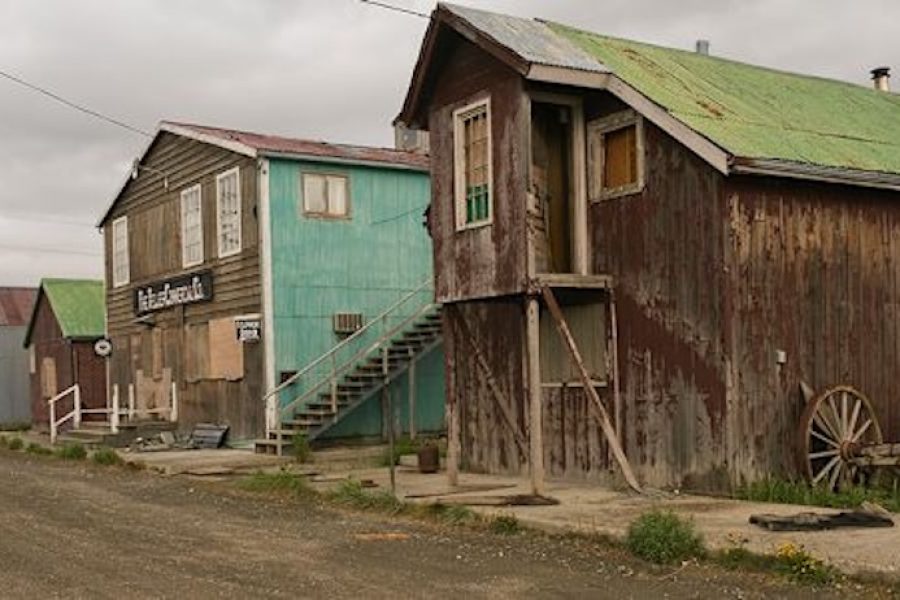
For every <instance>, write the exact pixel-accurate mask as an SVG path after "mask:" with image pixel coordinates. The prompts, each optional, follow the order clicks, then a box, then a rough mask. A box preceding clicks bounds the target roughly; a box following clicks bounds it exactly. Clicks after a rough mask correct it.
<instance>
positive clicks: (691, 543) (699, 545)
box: [625, 510, 706, 564]
mask: <svg viewBox="0 0 900 600" xmlns="http://www.w3.org/2000/svg"><path fill="white" fill-rule="evenodd" d="M625 546H626V547H627V548H628V550H629V551H631V553H632V554H634V555H635V556H639V557H640V558H643V559H644V560H647V561H650V562H653V563H657V564H671V563H674V562H679V561H683V560H687V559H690V558H699V557H702V556H704V555H705V554H706V550H705V548H704V545H703V538H702V537H701V536H700V534H698V533H697V531H696V530H695V528H694V524H693V523H692V522H691V521H688V520H686V519H682V518H681V517H679V516H678V515H676V514H675V513H673V512H671V511H659V510H654V511H651V512H648V513H644V514H643V515H641V516H640V517H638V518H637V519H635V520H634V521H633V522H632V523H631V525H629V527H628V533H627V535H626V537H625Z"/></svg>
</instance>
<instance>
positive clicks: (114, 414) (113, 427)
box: [109, 383, 119, 433]
mask: <svg viewBox="0 0 900 600" xmlns="http://www.w3.org/2000/svg"><path fill="white" fill-rule="evenodd" d="M109 430H110V432H111V433H119V384H118V383H117V384H115V385H113V389H112V410H111V412H110V413H109Z"/></svg>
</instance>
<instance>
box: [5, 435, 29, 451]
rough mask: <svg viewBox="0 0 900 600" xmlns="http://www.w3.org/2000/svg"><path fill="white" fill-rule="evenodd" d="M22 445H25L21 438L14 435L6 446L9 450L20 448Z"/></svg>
mask: <svg viewBox="0 0 900 600" xmlns="http://www.w3.org/2000/svg"><path fill="white" fill-rule="evenodd" d="M23 447H25V442H23V441H22V438H20V437H14V438H12V439H11V440H9V446H8V448H9V449H10V450H21V449H22V448H23Z"/></svg>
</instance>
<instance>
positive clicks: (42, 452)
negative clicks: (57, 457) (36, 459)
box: [25, 442, 53, 456]
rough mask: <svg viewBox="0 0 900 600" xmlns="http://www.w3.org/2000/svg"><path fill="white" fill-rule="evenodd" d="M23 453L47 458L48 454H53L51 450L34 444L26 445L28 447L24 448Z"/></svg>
mask: <svg viewBox="0 0 900 600" xmlns="http://www.w3.org/2000/svg"><path fill="white" fill-rule="evenodd" d="M25 452H27V453H28V454H37V455H39V456H47V455H48V454H53V450H51V449H50V448H45V447H44V446H41V445H40V444H36V443H35V442H31V443H30V444H28V446H27V447H26V448H25Z"/></svg>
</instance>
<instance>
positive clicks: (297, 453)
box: [291, 431, 312, 463]
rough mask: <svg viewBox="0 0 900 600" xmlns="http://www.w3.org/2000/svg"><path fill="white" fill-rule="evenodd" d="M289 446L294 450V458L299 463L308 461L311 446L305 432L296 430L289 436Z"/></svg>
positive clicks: (310, 455)
mask: <svg viewBox="0 0 900 600" xmlns="http://www.w3.org/2000/svg"><path fill="white" fill-rule="evenodd" d="M291 448H293V450H294V459H296V461H297V462H299V463H306V462H309V459H310V458H311V457H312V448H311V447H310V445H309V440H308V439H307V438H306V434H305V433H301V432H299V431H298V432H297V433H295V434H294V436H293V437H292V438H291Z"/></svg>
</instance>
